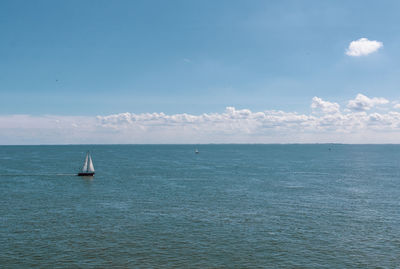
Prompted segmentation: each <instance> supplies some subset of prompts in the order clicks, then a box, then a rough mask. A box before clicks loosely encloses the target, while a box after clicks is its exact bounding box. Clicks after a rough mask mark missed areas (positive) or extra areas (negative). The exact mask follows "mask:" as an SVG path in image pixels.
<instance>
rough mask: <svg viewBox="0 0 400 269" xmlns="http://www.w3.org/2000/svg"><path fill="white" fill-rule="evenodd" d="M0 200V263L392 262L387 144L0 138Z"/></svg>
mask: <svg viewBox="0 0 400 269" xmlns="http://www.w3.org/2000/svg"><path fill="white" fill-rule="evenodd" d="M195 148H198V149H199V151H200V153H199V154H195V153H194V151H195ZM86 150H90V151H91V152H92V156H93V161H94V165H95V168H96V176H95V177H94V178H93V179H90V178H82V177H77V176H74V175H73V174H74V173H75V172H77V171H78V169H79V167H80V166H81V165H82V162H83V158H84V156H85V152H86ZM0 197H1V198H0V267H1V268H35V267H36V268H39V267H40V268H112V267H121V268H135V267H139V268H163V267H178V268H299V267H300V268H301V267H302V268H321V267H325V268H376V267H382V268H395V267H398V266H399V265H400V146H397V145H197V146H194V145H151V146H150V145H146V146H138V145H112V146H2V147H0Z"/></svg>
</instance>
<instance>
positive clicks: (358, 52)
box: [346, 38, 383, 57]
mask: <svg viewBox="0 0 400 269" xmlns="http://www.w3.org/2000/svg"><path fill="white" fill-rule="evenodd" d="M381 47H383V43H382V42H380V41H376V40H368V38H360V39H358V40H355V41H352V42H351V43H350V45H349V47H348V49H347V50H346V54H347V55H349V56H355V57H359V56H365V55H368V54H371V53H373V52H375V51H377V50H378V49H380V48H381Z"/></svg>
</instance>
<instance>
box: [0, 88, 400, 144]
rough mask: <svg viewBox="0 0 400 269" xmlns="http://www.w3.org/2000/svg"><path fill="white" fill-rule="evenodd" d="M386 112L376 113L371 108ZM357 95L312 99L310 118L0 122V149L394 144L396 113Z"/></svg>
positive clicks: (154, 116) (237, 115)
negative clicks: (7, 146)
mask: <svg viewBox="0 0 400 269" xmlns="http://www.w3.org/2000/svg"><path fill="white" fill-rule="evenodd" d="M377 105H380V106H385V105H386V106H387V107H388V109H389V110H388V111H386V112H385V113H378V112H377V111H375V110H374V107H375V106H377ZM389 106H391V105H390V104H389V101H388V100H386V99H385V98H377V97H373V98H370V97H367V96H365V95H362V94H358V95H357V96H356V97H355V99H353V100H350V101H348V103H347V108H348V109H344V110H341V108H340V105H339V104H338V103H335V102H329V101H326V100H323V99H322V98H320V97H314V98H313V99H312V102H311V106H310V109H311V112H312V113H310V114H300V113H296V112H285V111H280V110H266V111H259V112H253V111H251V110H249V109H236V108H234V107H227V108H226V109H225V111H224V112H222V113H204V114H201V115H192V114H186V113H182V114H172V115H168V114H165V113H142V114H135V113H129V112H127V113H119V114H112V115H106V116H97V117H66V116H29V115H11V116H0V141H1V144H48V143H60V144H64V143H297V142H298V143H315V142H343V143H369V142H373V143H389V142H390V143H399V142H400V136H399V134H400V113H399V112H397V111H396V110H395V108H393V107H392V110H393V111H390V107H389Z"/></svg>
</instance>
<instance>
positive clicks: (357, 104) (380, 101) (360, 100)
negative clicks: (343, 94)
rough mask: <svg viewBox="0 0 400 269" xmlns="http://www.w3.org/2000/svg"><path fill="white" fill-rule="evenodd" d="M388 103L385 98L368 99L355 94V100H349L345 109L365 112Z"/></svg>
mask: <svg viewBox="0 0 400 269" xmlns="http://www.w3.org/2000/svg"><path fill="white" fill-rule="evenodd" d="M387 103H389V101H388V100H387V99H385V98H381V97H380V98H378V97H374V98H369V97H367V96H365V95H363V94H360V93H359V94H357V96H356V98H355V99H353V100H350V101H349V102H348V104H347V108H349V109H351V110H354V111H366V110H370V109H371V108H372V107H374V106H377V105H384V104H387Z"/></svg>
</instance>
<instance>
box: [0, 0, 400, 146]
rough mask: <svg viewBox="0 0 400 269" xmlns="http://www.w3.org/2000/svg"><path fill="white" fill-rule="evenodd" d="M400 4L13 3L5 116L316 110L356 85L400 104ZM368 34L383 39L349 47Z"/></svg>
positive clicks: (1, 51)
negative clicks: (354, 52) (363, 48)
mask: <svg viewBox="0 0 400 269" xmlns="http://www.w3.org/2000/svg"><path fill="white" fill-rule="evenodd" d="M399 11H400V2H399V1H311V0H310V1H256V0H253V1H232V0H230V1H222V0H221V1H188V0H182V1H73V0H72V1H40V0H39V1H18V0H15V1H5V0H4V1H1V2H0V34H1V42H0V116H3V117H6V116H7V115H20V114H24V115H29V116H32V117H40V116H43V115H58V116H63V117H64V116H65V117H67V116H71V117H95V116H98V115H100V116H107V115H114V114H119V113H124V112H129V113H133V114H142V113H153V112H157V113H161V112H163V113H166V114H167V115H175V114H182V113H187V114H191V115H200V114H203V113H224V112H225V111H226V107H235V108H236V109H239V110H240V109H249V110H251V111H266V110H282V111H287V112H297V113H300V114H307V115H308V114H310V113H312V108H311V107H310V104H311V102H312V101H311V100H312V98H313V97H316V96H317V97H319V98H322V99H323V100H329V101H331V102H333V103H335V102H337V103H339V104H340V105H341V107H342V108H345V107H346V104H347V102H348V101H349V100H351V99H354V98H355V97H356V96H357V94H359V93H361V94H363V95H365V96H368V97H369V98H374V97H383V98H386V99H388V100H390V102H397V100H400V96H399V95H400V94H399V91H398V85H400V83H399V82H400V68H399V64H398V63H399V62H400V61H399V60H400V50H399V48H400V38H399V34H398V33H399V30H400V29H399V28H400V24H399V23H398V14H399ZM360 38H367V39H368V40H377V41H379V42H382V44H383V46H382V47H381V48H379V49H378V50H376V51H374V52H373V53H370V54H368V55H365V56H362V57H352V56H349V55H346V49H348V47H349V44H350V42H352V41H355V40H359V39H360ZM371 100H372V99H371ZM6 127H7V126H6ZM0 128H1V126H0ZM4 139H5V138H4ZM34 141H35V140H34ZM40 141H42V140H40ZM0 142H1V141H0Z"/></svg>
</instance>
